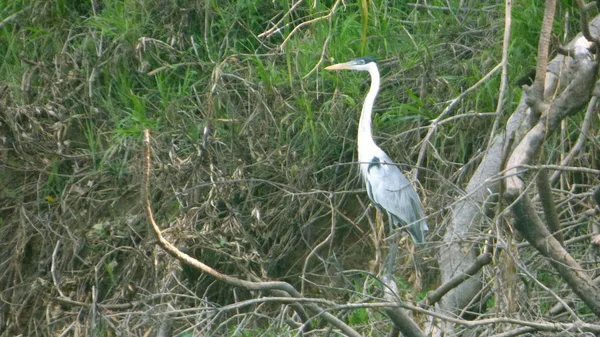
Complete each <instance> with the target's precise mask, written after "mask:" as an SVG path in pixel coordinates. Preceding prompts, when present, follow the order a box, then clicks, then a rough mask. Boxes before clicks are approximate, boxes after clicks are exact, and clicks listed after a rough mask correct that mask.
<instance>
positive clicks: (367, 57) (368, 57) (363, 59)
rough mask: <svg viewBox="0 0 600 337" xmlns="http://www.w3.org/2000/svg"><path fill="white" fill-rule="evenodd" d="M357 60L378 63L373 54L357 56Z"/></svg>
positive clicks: (365, 62) (364, 62)
mask: <svg viewBox="0 0 600 337" xmlns="http://www.w3.org/2000/svg"><path fill="white" fill-rule="evenodd" d="M355 61H362V62H363V64H369V63H371V62H373V63H377V61H375V59H374V58H372V57H371V56H363V57H359V58H357V59H356V60H355Z"/></svg>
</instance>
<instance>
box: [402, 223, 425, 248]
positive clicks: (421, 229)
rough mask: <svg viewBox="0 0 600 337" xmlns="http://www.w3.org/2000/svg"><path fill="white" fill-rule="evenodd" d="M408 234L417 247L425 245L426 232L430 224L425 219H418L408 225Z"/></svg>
mask: <svg viewBox="0 0 600 337" xmlns="http://www.w3.org/2000/svg"><path fill="white" fill-rule="evenodd" d="M407 230H408V234H410V236H411V237H412V239H413V241H414V242H415V245H417V247H421V246H423V244H424V243H425V233H426V232H428V231H429V226H427V222H426V221H425V220H421V221H417V222H415V223H414V224H412V225H410V226H408V228H407Z"/></svg>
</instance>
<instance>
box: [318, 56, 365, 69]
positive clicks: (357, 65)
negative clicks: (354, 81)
mask: <svg viewBox="0 0 600 337" xmlns="http://www.w3.org/2000/svg"><path fill="white" fill-rule="evenodd" d="M373 67H377V61H375V59H374V58H372V57H369V56H365V57H359V58H357V59H354V60H352V61H350V62H345V63H338V64H334V65H331V66H329V67H325V70H358V71H369V70H371V69H372V68H373Z"/></svg>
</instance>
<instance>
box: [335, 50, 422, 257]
mask: <svg viewBox="0 0 600 337" xmlns="http://www.w3.org/2000/svg"><path fill="white" fill-rule="evenodd" d="M325 70H357V71H368V72H369V74H370V75H371V88H370V89H369V92H368V93H367V96H366V98H365V101H364V103H363V108H362V112H361V115H360V120H359V123H358V139H357V142H358V161H359V162H360V172H361V176H362V178H363V180H364V183H365V186H366V189H367V195H368V196H369V199H371V202H372V203H373V204H374V205H375V206H376V207H378V208H379V209H381V210H383V211H385V212H386V213H387V216H388V222H389V225H390V232H391V233H394V229H395V228H399V227H400V228H405V229H406V230H407V231H408V233H409V234H410V236H411V237H412V239H413V241H414V242H415V244H416V246H417V247H421V246H422V245H423V244H424V242H425V232H427V231H428V230H429V227H428V226H427V222H426V220H425V219H424V215H423V214H424V213H423V207H422V206H421V199H420V198H419V195H418V194H417V192H416V191H415V190H414V188H413V187H412V185H411V183H410V182H409V181H408V179H407V178H406V177H405V176H404V174H402V172H401V171H400V169H398V166H397V165H396V164H394V162H393V161H392V159H390V157H389V156H388V155H387V154H386V153H385V152H384V151H383V150H382V149H381V148H380V147H379V146H377V144H375V141H374V140H373V132H372V129H371V116H372V114H373V105H374V103H375V98H376V97H377V93H378V92H379V82H380V77H379V69H378V67H377V62H376V61H375V59H374V58H372V57H359V58H357V59H355V60H352V61H350V62H345V63H338V64H334V65H331V66H328V67H326V68H325ZM393 239H394V242H393V246H392V247H393V248H394V249H393V250H392V253H393V255H395V248H396V236H394V238H393Z"/></svg>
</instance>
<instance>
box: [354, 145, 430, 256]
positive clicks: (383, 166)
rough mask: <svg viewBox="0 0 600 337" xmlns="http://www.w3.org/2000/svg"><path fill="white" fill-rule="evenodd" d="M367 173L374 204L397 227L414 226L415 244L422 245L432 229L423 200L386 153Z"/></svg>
mask: <svg viewBox="0 0 600 337" xmlns="http://www.w3.org/2000/svg"><path fill="white" fill-rule="evenodd" d="M363 173H364V179H365V184H366V187H367V193H368V195H369V198H371V201H373V203H375V204H376V205H377V206H378V207H380V208H382V209H384V210H385V211H386V212H387V213H388V216H389V218H390V221H391V223H392V224H393V225H395V226H406V225H409V224H410V226H409V227H408V228H407V230H408V232H409V233H410V235H411V236H412V238H413V240H414V241H415V243H417V244H422V243H423V242H424V241H425V238H424V237H425V232H426V231H427V230H428V229H429V228H428V226H427V222H426V221H425V220H423V216H424V215H423V208H422V207H421V200H420V198H419V195H418V194H417V192H415V190H414V189H413V187H412V185H411V184H410V182H409V181H408V179H406V177H405V176H404V174H402V172H400V170H399V169H398V167H397V166H396V165H394V163H393V162H392V160H391V159H390V157H388V156H387V155H386V154H385V153H383V151H382V153H381V154H379V155H378V156H374V157H373V158H372V159H371V161H370V162H369V164H368V166H367V169H366V170H365V171H363Z"/></svg>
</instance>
